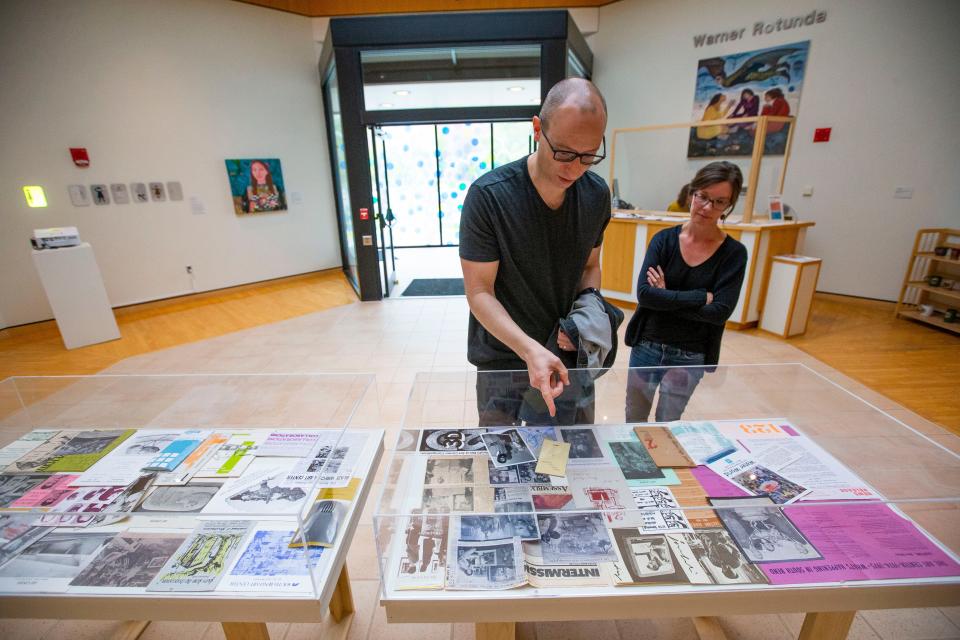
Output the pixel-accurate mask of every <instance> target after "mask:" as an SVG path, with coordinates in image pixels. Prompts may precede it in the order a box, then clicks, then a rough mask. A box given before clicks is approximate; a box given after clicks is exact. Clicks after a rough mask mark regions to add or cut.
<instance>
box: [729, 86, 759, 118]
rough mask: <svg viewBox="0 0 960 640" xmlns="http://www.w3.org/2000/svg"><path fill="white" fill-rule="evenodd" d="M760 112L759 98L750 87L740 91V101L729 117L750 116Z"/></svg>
mask: <svg viewBox="0 0 960 640" xmlns="http://www.w3.org/2000/svg"><path fill="white" fill-rule="evenodd" d="M759 112H760V98H758V97H757V94H755V93H754V92H753V91H751V90H750V89H744V90H743V92H741V93H740V102H738V103H737V106H736V107H734V108H733V113H731V114H730V117H731V118H750V117H752V116H755V115H757V113H759Z"/></svg>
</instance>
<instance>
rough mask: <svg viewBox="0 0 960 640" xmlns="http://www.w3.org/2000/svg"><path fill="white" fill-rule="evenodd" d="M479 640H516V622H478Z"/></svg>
mask: <svg viewBox="0 0 960 640" xmlns="http://www.w3.org/2000/svg"><path fill="white" fill-rule="evenodd" d="M476 626H477V640H515V638H516V633H517V624H516V623H515V622H478V623H477V625H476Z"/></svg>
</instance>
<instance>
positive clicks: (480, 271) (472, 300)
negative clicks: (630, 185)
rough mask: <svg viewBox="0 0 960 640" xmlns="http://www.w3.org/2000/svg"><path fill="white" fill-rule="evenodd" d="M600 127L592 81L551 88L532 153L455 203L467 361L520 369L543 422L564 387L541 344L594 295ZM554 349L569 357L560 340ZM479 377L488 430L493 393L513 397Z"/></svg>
mask: <svg viewBox="0 0 960 640" xmlns="http://www.w3.org/2000/svg"><path fill="white" fill-rule="evenodd" d="M606 123H607V109H606V103H605V102H604V100H603V97H602V96H601V95H600V92H599V90H597V88H596V87H595V86H594V85H593V83H591V82H589V81H587V80H583V79H580V78H569V79H567V80H563V81H561V82H559V83H557V84H556V85H555V86H554V87H553V88H552V89H551V90H550V92H549V93H548V94H547V97H546V99H545V100H544V102H543V107H542V108H541V110H540V115H539V116H534V118H533V135H534V140H536V141H537V142H538V147H537V150H536V152H534V153H533V154H531V155H529V156H527V157H526V158H521V159H520V160H516V161H514V162H511V163H509V164H506V165H504V166H502V167H499V168H497V169H495V170H493V171H491V172H489V173H487V174H486V175H484V176H482V177H481V178H479V179H478V180H477V181H476V182H474V184H473V186H471V187H470V191H469V192H468V193H467V197H466V199H465V200H464V205H463V215H462V218H461V222H460V263H461V266H462V267H463V280H464V288H465V290H466V294H467V302H468V303H469V305H470V312H471V313H470V325H469V331H468V342H467V359H468V360H469V361H470V362H471V363H472V364H474V365H476V366H477V368H478V369H479V370H480V371H490V370H511V369H526V370H527V372H528V376H529V384H530V386H531V387H533V388H534V389H537V390H539V392H540V393H541V394H542V396H543V402H544V403H545V404H546V408H547V409H548V411H549V413H550V415H551V416H553V415H556V408H555V403H554V399H555V398H557V397H558V396H559V395H560V394H561V393H563V388H564V385H567V384H570V379H569V375H568V373H567V369H566V367H565V366H564V365H563V363H562V362H561V361H560V359H559V358H558V357H557V356H556V355H554V354H553V353H551V352H550V351H549V350H548V349H547V347H546V346H545V345H546V344H547V341H548V339H549V338H550V336H551V334H552V333H553V332H554V330H555V328H556V327H557V322H558V320H559V319H560V318H563V317H566V316H567V314H568V313H569V312H570V308H571V306H572V305H573V302H574V300H575V299H576V297H577V295H578V294H579V293H580V292H581V291H583V290H584V289H587V288H591V287H592V288H595V289H599V288H600V245H601V243H602V242H603V231H604V229H605V228H606V225H607V223H608V222H609V221H610V191H609V189H608V188H607V185H606V183H605V182H604V181H603V179H602V178H600V177H599V176H598V175H597V174H595V173H592V172H588V171H587V170H588V169H589V168H590V167H591V166H592V165H594V164H597V163H599V162H600V161H601V160H603V158H604V154H605V153H606V142H605V140H604V136H603V132H604V129H605V128H606ZM557 343H558V345H559V347H560V349H563V350H567V351H573V350H576V346H575V345H573V344H572V343H571V341H570V340H569V338H568V337H567V336H566V335H565V334H563V333H562V332H559V333H558V335H557ZM484 378H488V377H487V376H480V379H478V383H477V406H478V409H479V410H480V414H481V425H484V424H491V423H495V422H496V419H492V418H491V419H485V414H486V413H487V412H489V411H490V409H491V403H492V402H493V401H494V400H495V398H496V396H497V395H498V394H499V395H500V400H503V395H504V394H507V395H508V396H509V395H514V396H516V395H517V394H516V393H515V390H511V389H509V387H510V385H509V383H506V384H503V383H502V381H500V382H497V381H496V380H487V381H484ZM489 378H496V376H489ZM497 386H499V387H501V388H500V389H496V388H495V387H497ZM504 387H507V388H504ZM526 388H527V387H526V385H524V389H522V390H521V395H522V391H525V390H526ZM515 400H516V404H517V405H519V404H520V399H519V397H517V398H515ZM514 415H515V414H514Z"/></svg>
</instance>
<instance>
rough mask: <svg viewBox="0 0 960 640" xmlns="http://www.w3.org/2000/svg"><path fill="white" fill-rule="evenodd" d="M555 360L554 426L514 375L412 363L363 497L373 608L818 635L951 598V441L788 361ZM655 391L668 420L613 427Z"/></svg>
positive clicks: (958, 512) (493, 628) (710, 633)
mask: <svg viewBox="0 0 960 640" xmlns="http://www.w3.org/2000/svg"><path fill="white" fill-rule="evenodd" d="M570 373H571V384H570V385H569V386H568V387H566V390H565V391H564V394H563V395H562V396H560V398H559V399H558V404H557V416H558V417H559V420H557V419H551V418H550V417H549V416H548V415H546V416H545V415H544V413H543V405H542V402H541V401H539V400H538V398H537V394H531V393H529V392H528V380H527V374H526V372H481V373H456V372H452V373H430V374H421V375H420V376H419V377H418V379H417V380H416V382H415V384H414V388H413V391H412V393H411V397H410V401H409V405H408V408H407V412H406V417H405V421H404V430H402V431H401V432H400V434H399V437H398V440H397V443H396V450H395V452H394V454H393V455H392V457H391V459H390V460H389V462H388V463H387V464H388V466H387V468H386V470H385V471H386V485H385V488H384V491H383V495H382V496H381V499H380V501H379V503H378V505H377V507H376V510H375V512H374V532H375V535H376V540H377V549H378V553H379V554H380V563H379V564H380V567H381V571H382V592H381V605H382V606H384V607H385V609H386V615H387V619H388V621H390V622H406V623H412V622H472V623H475V624H476V631H477V637H478V638H485V639H489V638H498V639H509V638H513V637H514V629H515V624H516V622H519V621H551V622H556V621H565V620H603V619H630V618H657V617H677V616H681V617H689V618H693V619H694V623H695V625H696V628H697V630H698V632H699V633H700V634H701V637H704V638H706V637H710V638H720V637H723V630H722V628H721V627H720V626H719V624H718V622H717V620H716V619H715V616H727V615H740V614H769V613H787V612H804V613H806V619H805V622H804V625H803V629H802V631H801V634H800V637H801V638H804V639H807V640H811V639H813V638H816V639H818V640H820V639H828V640H830V639H835V638H844V637H846V634H847V631H848V629H849V627H850V625H851V623H852V621H853V618H854V615H855V613H856V611H857V610H858V609H884V608H903V607H940V606H951V605H956V604H957V603H958V602H960V563H958V555H957V551H958V550H960V456H958V455H957V453H955V452H954V451H951V450H950V449H948V448H947V447H944V446H942V445H941V444H940V443H939V442H937V440H936V439H935V437H931V436H928V435H926V434H924V433H922V432H920V431H917V430H916V429H914V428H911V427H908V426H907V425H905V424H904V423H902V422H900V421H899V420H897V419H896V418H895V417H893V416H892V415H890V414H889V413H886V412H884V411H883V410H881V409H880V408H878V406H875V405H874V404H870V403H868V402H866V401H864V400H862V399H860V398H859V397H857V396H856V395H854V394H853V393H851V392H849V391H847V390H846V389H844V388H842V387H841V386H839V385H837V384H836V383H835V382H833V381H831V380H829V379H827V378H825V377H823V376H822V375H820V374H818V373H816V372H814V371H813V370H811V369H809V368H807V367H805V366H803V365H797V364H787V365H745V366H721V367H715V368H704V369H701V368H669V369H659V370H658V369H629V370H628V369H621V370H610V371H605V372H600V371H592V372H591V371H571V372H570ZM595 374H600V375H599V376H598V377H596V378H594V375H595ZM478 377H479V379H478ZM658 384H659V385H660V390H661V392H662V391H663V389H664V388H667V389H668V392H671V393H673V394H674V396H676V395H677V394H681V395H686V396H689V402H688V404H687V405H686V408H685V410H684V411H683V415H682V420H679V421H672V422H661V423H654V422H652V420H653V416H654V415H655V413H652V414H651V417H650V418H649V420H651V422H644V423H641V422H639V420H638V421H637V422H633V423H626V422H625V420H624V418H625V415H627V414H628V415H631V416H633V417H634V418H635V419H636V416H637V415H638V413H637V412H638V410H641V409H638V407H643V406H645V405H644V401H645V399H647V398H649V397H651V394H652V390H653V389H654V388H655V387H656V386H657V385H658ZM478 395H479V397H480V398H481V401H480V402H479V403H478V401H477V397H478ZM672 402H673V403H674V405H675V406H676V402H677V400H676V397H674V398H673V399H672ZM646 406H649V404H647V405H646ZM478 407H479V408H478ZM891 408H892V407H891ZM518 416H519V417H518ZM511 417H513V418H515V419H513V420H511ZM481 424H482V425H484V427H479V426H478V425H481ZM558 451H559V453H558Z"/></svg>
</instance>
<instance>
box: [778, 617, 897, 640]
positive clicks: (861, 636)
mask: <svg viewBox="0 0 960 640" xmlns="http://www.w3.org/2000/svg"><path fill="white" fill-rule="evenodd" d="M803 618H804V614H802V613H785V614H781V616H780V619H781V620H783V623H784V624H785V625H787V629H788V630H789V631H790V637H791V638H796V637H797V636H798V635H800V628H801V627H803ZM847 640H880V636H879V635H877V633H876V631H874V630H873V628H872V627H871V626H870V625H869V624H868V623H867V621H866V620H865V619H864V617H863V615H862V614H860V613H858V614H857V617H856V618H854V619H853V624H852V625H850V633H849V634H847Z"/></svg>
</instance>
